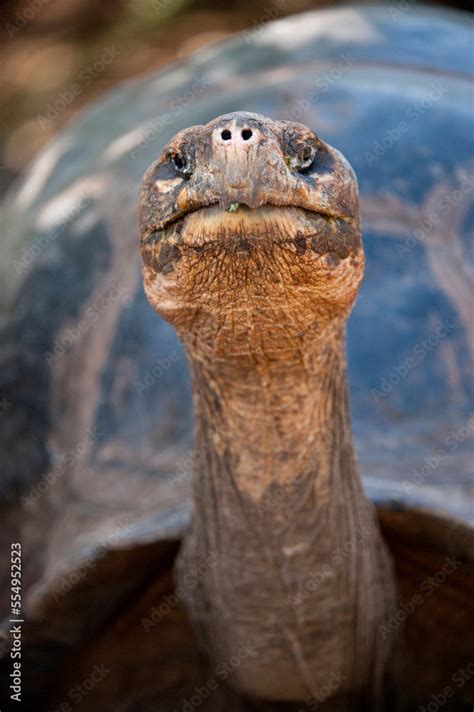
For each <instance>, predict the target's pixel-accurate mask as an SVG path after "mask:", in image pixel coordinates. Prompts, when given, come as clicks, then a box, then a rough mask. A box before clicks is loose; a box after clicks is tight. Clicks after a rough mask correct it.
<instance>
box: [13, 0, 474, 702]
mask: <svg viewBox="0 0 474 712" xmlns="http://www.w3.org/2000/svg"><path fill="white" fill-rule="evenodd" d="M471 53H472V34H471V31H470V29H469V27H468V26H467V22H466V18H465V17H464V16H463V15H462V14H460V13H454V12H442V11H439V10H437V11H433V10H428V9H417V10H414V9H413V8H406V9H403V8H401V7H392V8H389V7H387V8H374V7H371V8H361V9H358V8H345V9H336V10H324V11H317V12H313V13H309V14H304V15H300V16H295V17H293V18H289V19H286V20H282V21H278V22H274V23H270V24H269V25H266V26H265V27H263V28H254V29H250V30H248V31H247V32H245V33H243V34H242V35H239V36H237V37H236V38H234V39H231V40H230V41H227V42H225V43H223V44H220V45H217V46H215V47H211V48H209V49H207V50H205V51H201V52H200V53H199V54H198V55H195V56H192V57H191V58H190V59H188V60H186V61H183V62H181V63H179V64H176V65H174V66H172V67H171V68H169V69H167V70H166V71H164V72H161V73H158V74H153V75H151V76H149V77H145V78H144V79H140V80H138V81H134V82H131V83H129V84H127V85H126V86H124V87H123V88H120V89H119V90H117V91H114V92H112V93H111V94H109V95H108V96H106V97H105V98H104V99H101V101H100V102H99V103H98V104H96V105H94V106H93V107H92V108H91V109H89V110H88V111H86V112H84V113H83V114H82V115H81V116H79V118H77V119H76V120H75V121H74V122H73V123H72V124H71V126H70V127H69V128H67V129H66V130H65V131H63V132H62V134H61V135H60V136H59V137H58V138H57V139H56V140H55V141H54V142H52V143H51V144H50V145H49V146H48V147H47V148H46V149H45V150H44V151H43V152H42V154H41V155H40V156H39V157H38V159H37V160H36V161H35V162H34V164H33V165H32V167H31V168H30V170H29V171H28V173H27V174H26V176H25V177H24V178H23V179H22V180H21V181H20V183H19V184H18V185H16V186H15V187H14V189H13V190H12V191H11V193H10V194H9V195H8V198H7V201H6V202H5V205H4V208H3V214H2V222H3V230H2V233H3V235H4V240H3V244H2V247H1V254H2V259H1V261H0V270H1V272H2V276H1V285H2V286H1V291H0V314H1V335H0V343H1V350H0V366H1V367H0V407H1V410H2V411H3V412H4V413H5V415H4V417H2V418H1V421H0V428H1V435H2V439H4V440H5V443H6V444H5V446H4V447H3V448H2V450H1V455H0V459H1V466H2V476H3V480H2V484H3V487H2V494H3V504H2V507H3V517H4V521H5V525H4V540H5V541H6V542H10V541H15V540H20V541H21V543H22V548H23V576H24V579H23V585H24V616H25V620H26V623H25V628H24V647H25V651H24V656H25V659H26V661H27V662H28V661H29V662H30V663H31V665H29V666H28V667H29V669H30V673H29V677H28V679H27V680H26V681H25V684H24V690H25V696H26V697H27V698H28V699H30V697H31V698H32V699H38V695H40V697H41V699H43V698H44V699H45V700H47V701H48V704H49V705H50V706H52V705H53V703H54V704H59V703H60V701H61V699H65V698H67V694H68V690H69V688H70V687H71V685H72V684H73V681H74V680H77V679H84V678H87V674H88V666H89V667H91V668H92V667H93V666H92V665H90V660H91V657H92V658H93V659H97V660H99V659H100V661H101V662H103V661H105V663H107V664H108V663H110V665H111V666H112V667H113V669H114V676H112V675H110V677H109V678H107V680H108V682H107V681H105V680H104V682H103V683H101V684H100V685H97V687H96V688H94V691H93V692H91V693H90V695H89V697H88V698H87V700H85V701H84V702H83V703H81V704H83V705H84V707H82V706H81V705H79V707H77V708H78V709H101V710H108V709H111V710H112V709H113V710H118V709H124V710H125V709H127V710H128V709H133V710H146V709H151V707H149V706H147V705H155V706H154V707H153V709H160V710H170V709H174V707H173V705H175V704H176V701H177V700H180V699H182V698H185V697H186V694H187V692H188V693H189V691H190V690H191V691H192V689H193V685H195V684H199V682H200V681H202V680H203V679H204V677H205V674H206V673H205V666H204V668H203V667H202V666H203V663H202V661H201V660H200V657H199V653H198V652H197V650H196V648H195V645H194V644H193V643H191V642H190V641H191V640H192V634H191V633H190V631H189V629H188V627H187V623H186V621H185V619H184V617H183V614H182V612H181V609H180V606H179V605H177V604H176V602H175V603H174V604H173V605H171V604H170V603H169V600H168V599H169V596H170V595H171V596H172V595H175V594H173V588H172V586H173V584H172V581H171V575H170V570H171V567H172V561H173V558H174V555H175V553H176V549H177V545H178V542H179V539H180V536H181V534H182V532H183V530H184V528H185V527H186V525H187V523H188V521H189V518H190V512H191V500H190V487H189V483H190V478H191V474H192V470H193V455H192V449H191V448H192V423H193V416H192V401H191V390H190V383H189V378H188V374H187V366H186V362H185V358H184V354H183V350H182V348H181V346H180V343H179V341H178V339H177V337H176V335H175V333H174V331H173V330H172V328H171V327H170V326H168V325H167V324H166V323H165V322H162V321H159V320H158V319H157V317H156V315H155V314H154V313H153V312H152V310H151V308H150V307H149V305H148V303H147V301H146V298H145V296H144V293H143V289H142V284H141V276H140V262H139V250H138V227H137V218H136V194H137V189H138V185H139V182H140V179H141V176H142V174H143V172H144V170H145V169H146V167H147V166H148V165H149V164H150V163H151V161H152V160H153V159H154V158H155V157H156V156H157V155H158V154H159V153H160V151H161V148H162V147H163V145H164V144H165V143H166V142H167V141H168V140H169V139H170V137H171V136H172V135H173V134H175V133H176V131H177V130H178V129H180V128H184V127H187V126H190V125H193V124H198V123H205V122H207V121H208V120H210V119H211V118H212V117H214V116H216V115H219V114H223V113H227V112H231V111H235V110H247V111H253V112H257V113H261V114H265V115H270V116H272V117H273V118H281V119H292V120H296V121H300V122H303V123H305V124H307V125H309V126H311V127H313V128H314V129H315V130H316V131H317V132H318V133H319V134H320V135H321V136H322V137H323V138H324V139H325V140H327V141H328V142H329V143H331V144H332V145H334V146H337V147H338V148H339V149H340V150H341V151H342V152H343V153H344V154H345V155H346V156H347V158H348V159H349V161H350V162H351V164H352V166H353V167H354V169H355V171H356V173H357V175H358V179H359V184H360V194H361V209H362V220H363V234H364V243H365V250H366V254H367V268H366V277H365V281H364V285H363V288H362V291H361V294H360V296H359V299H358V302H357V305H356V308H355V310H354V312H353V314H352V316H351V319H350V322H349V328H348V351H349V355H348V358H349V377H350V386H351V404H352V414H353V423H354V432H355V436H356V444H357V450H358V456H359V464H360V470H361V472H362V474H363V478H364V482H365V485H366V489H367V491H368V493H369V495H370V496H371V497H372V499H373V500H374V501H375V503H376V505H377V508H378V513H379V518H380V522H381V525H382V529H383V532H384V535H385V536H386V538H387V541H388V543H389V546H390V547H391V550H392V553H393V555H394V557H395V563H396V568H397V575H398V577H399V595H400V605H399V608H398V610H397V616H398V618H397V620H394V621H393V630H391V631H390V634H394V635H398V633H399V632H400V629H402V628H404V630H405V633H403V635H402V636H401V638H402V642H401V643H400V645H401V646H403V651H404V652H403V655H402V656H400V662H399V663H398V665H397V670H396V673H395V679H396V680H397V683H396V684H397V692H396V695H395V696H394V700H396V701H395V702H393V709H400V710H401V709H412V708H413V707H412V706H413V705H417V704H424V703H426V704H427V703H429V702H430V699H431V696H432V695H435V694H437V693H438V692H439V690H442V689H443V688H444V686H445V685H447V684H448V685H451V686H452V688H453V691H454V693H453V695H451V696H450V697H449V700H447V705H448V706H447V707H445V708H450V707H449V705H451V704H453V705H457V706H455V707H453V709H462V708H463V707H462V705H464V704H466V705H468V704H469V703H470V702H472V697H471V698H469V692H468V687H469V686H468V685H467V684H464V683H463V684H462V685H460V686H458V685H457V683H456V682H455V679H454V677H453V676H455V675H456V673H459V671H464V672H463V673H462V674H463V675H464V677H466V675H468V673H469V674H473V673H474V670H472V671H470V668H469V669H468V665H469V664H471V665H472V663H471V659H472V646H471V647H470V646H469V641H468V640H467V639H466V636H463V631H464V630H466V629H468V628H469V626H470V625H471V628H472V617H471V618H469V615H470V611H469V608H468V607H467V609H466V610H462V606H463V605H465V603H466V601H467V600H468V595H469V589H471V590H472V586H473V570H472V567H473V563H474V533H473V531H474V530H473V525H472V511H473V510H472V505H473V500H474V496H473V484H472V482H473V480H472V462H473V459H472V434H473V431H474V418H473V416H472V415H471V413H472V401H471V393H472V391H471V388H472V380H471V379H472V352H473V349H474V336H473V334H474V332H473V325H472V306H473V305H472V291H471V289H470V287H471V286H472V271H470V270H472V247H471V243H470V241H469V236H470V234H472V228H473V223H474V210H473V208H472V192H473V188H474V176H473V171H472V168H473V165H474V161H473V159H472V156H473V153H472V148H473V132H472V101H471V97H472V93H471V92H472V62H470V59H471ZM7 576H9V570H8V571H7V570H5V571H3V572H2V577H3V578H4V579H5V581H6V578H7ZM429 578H432V579H433V581H434V583H432V585H431V588H430V586H428V585H425V584H426V581H427V580H428V579H429ZM431 589H432V590H431ZM423 591H424V593H423ZM415 595H419V596H421V599H422V602H423V605H420V606H418V605H415V604H414V602H413V601H414V598H413V597H414V596H415ZM167 596H168V599H167V598H166V597H167ZM170 600H171V599H170ZM157 601H158V602H161V603H160V604H159V605H164V606H165V607H166V605H168V607H169V609H170V610H169V611H168V612H167V614H166V615H164V614H163V615H162V613H159V614H158V615H155V614H154V613H153V611H154V610H155V611H156V610H161V609H159V605H158V608H157ZM167 601H168V603H166V602H167ZM405 604H406V605H405ZM412 609H413V610H412ZM163 610H164V609H163ZM119 611H120V616H119V615H118V612H119ZM155 619H159V620H155ZM137 620H138V621H141V623H137ZM110 621H113V622H112V623H111V624H110V625H109V626H106V623H107V622H110ZM143 621H145V622H143ZM147 621H148V624H147ZM402 623H403V624H404V626H402V625H401V624H402ZM147 625H148V630H147ZM143 631H145V632H146V633H149V634H148V635H145V636H144V635H143ZM158 637H159V639H160V640H162V641H166V649H165V646H164V645H163V644H162V646H161V647H160V646H158V648H157V642H156V641H157V639H158ZM137 640H139V643H137V642H136V641H137ZM423 640H425V641H426V640H428V641H429V645H424V644H423ZM134 641H135V642H134ZM137 647H139V648H140V651H139V652H138V651H137ZM132 649H133V650H134V654H133V655H132V653H131V652H130V651H131V650H132ZM5 650H6V647H5ZM110 651H112V652H110ZM94 655H95V656H96V657H95V658H94ZM97 656H99V657H97ZM173 656H174V658H175V661H174V664H173V665H171V663H170V662H169V660H170V658H171V659H173ZM176 660H178V661H179V662H176ZM64 661H66V667H65V669H64V676H63V682H62V683H61V684H58V683H57V681H56V682H55V683H52V680H53V679H54V675H55V672H56V671H57V669H58V666H59V664H63V663H64ZM26 665H27V663H25V668H26ZM414 666H416V667H417V669H419V670H421V671H422V672H420V673H419V674H418V673H417V676H416V684H415V682H414V678H413V668H414ZM177 668H179V669H180V671H181V677H180V679H179V680H178V679H175V678H176V674H175V671H176V669H177ZM33 670H34V672H33ZM144 670H147V672H145V671H144ZM157 670H160V671H161V674H157ZM466 670H467V671H468V672H466ZM469 671H470V672H469ZM459 674H461V673H459ZM203 675H204V677H203ZM81 676H82V677H81ZM112 677H114V679H115V680H116V679H121V680H122V681H123V680H124V679H125V678H126V681H127V682H126V685H125V687H126V690H125V688H120V689H117V688H116V686H114V685H113V684H112V682H110V681H111V680H112ZM178 677H179V676H178ZM461 677H462V675H461ZM456 679H457V678H456ZM463 679H464V678H463ZM109 683H110V684H109ZM68 685H69V687H68ZM122 685H123V682H122ZM119 687H120V686H119ZM186 691H187V692H186ZM216 699H217V697H216ZM124 700H125V701H124ZM158 700H159V705H160V706H159V707H157V706H156V705H157V704H158ZM206 704H209V705H211V706H209V707H208V708H207V709H218V707H217V706H216V705H217V704H218V703H217V702H215V703H214V702H212V701H209V700H208V701H207V702H206ZM213 704H214V706H212V705H213ZM236 704H237V703H236ZM87 705H89V707H88V706H87ZM121 705H123V706H121ZM127 705H129V706H127ZM45 708H47V707H45ZM35 709H40V708H39V707H38V706H35ZM48 709H49V708H48ZM229 709H230V707H229ZM236 709H237V707H236Z"/></svg>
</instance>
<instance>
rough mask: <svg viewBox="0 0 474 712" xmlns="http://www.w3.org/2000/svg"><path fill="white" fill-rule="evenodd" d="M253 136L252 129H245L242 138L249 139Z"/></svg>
mask: <svg viewBox="0 0 474 712" xmlns="http://www.w3.org/2000/svg"><path fill="white" fill-rule="evenodd" d="M251 136H252V129H243V131H242V138H243V139H244V141H248V140H249V138H250V137H251Z"/></svg>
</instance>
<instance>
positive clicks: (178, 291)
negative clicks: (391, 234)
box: [139, 112, 364, 353]
mask: <svg viewBox="0 0 474 712" xmlns="http://www.w3.org/2000/svg"><path fill="white" fill-rule="evenodd" d="M139 214H140V229H141V249H142V257H143V263H144V268H143V274H144V283H145V291H146V293H147V296H148V299H149V301H150V303H151V305H152V306H153V308H154V309H155V310H156V311H157V312H158V313H160V314H161V315H162V316H164V317H165V318H166V319H167V320H168V321H170V322H171V323H173V324H174V326H175V327H176V328H177V330H178V332H179V333H180V335H181V337H182V338H183V339H184V340H186V336H187V335H188V334H189V333H190V332H192V333H193V339H194V340H195V339H196V338H198V340H199V341H203V340H204V341H206V342H207V344H208V345H211V346H212V347H213V350H214V351H215V349H216V348H217V350H218V351H219V350H221V349H222V350H224V351H229V350H230V351H232V352H235V351H236V350H237V351H238V352H239V353H242V351H246V352H248V351H249V350H251V343H250V340H251V339H254V340H255V339H256V340H257V341H258V335H257V336H255V331H256V330H257V331H260V332H261V333H260V336H261V339H260V341H261V342H262V343H261V346H262V347H263V348H264V349H265V351H268V350H270V351H271V350H279V349H281V348H282V347H283V346H285V344H286V345H287V344H288V338H289V337H291V336H296V335H298V334H300V335H301V334H302V333H304V334H305V335H306V336H311V334H315V333H318V332H319V331H320V330H321V329H322V328H323V327H324V325H325V324H327V323H328V322H329V321H333V320H334V319H338V320H340V319H341V318H342V319H345V318H346V317H347V315H348V313H349V311H350V308H351V306H352V304H353V302H354V300H355V297H356V295H357V292H358V288H359V285H360V282H361V279H362V276H363V269H364V255H363V250H362V244H361V239H360V229H359V208H358V191H357V182H356V178H355V175H354V173H353V171H352V169H351V167H350V165H349V164H348V163H347V161H346V160H345V159H344V157H343V156H342V155H341V154H340V153H339V152H338V151H336V150H335V149H333V148H332V147H330V146H328V145H327V144H326V143H324V142H323V141H322V140H321V139H320V138H318V136H316V134H315V133H314V132H313V131H311V130H310V129H309V128H307V127H306V126H304V125H302V124H298V123H294V122H287V121H272V120H271V119H269V118H266V117H263V116H260V115H258V114H252V113H247V112H236V113H232V114H226V115H224V116H220V117H218V118H217V119H215V120H213V121H211V122H210V123H208V124H206V125H205V126H193V127H191V128H189V129H185V130H183V131H180V132H179V133H178V134H176V136H175V137H174V138H173V139H172V140H171V142H170V143H169V144H168V145H167V146H166V147H165V149H164V151H163V153H162V155H161V157H160V158H159V159H158V160H157V161H155V162H154V163H153V164H152V165H151V166H150V168H149V169H148V171H147V172H146V174H145V176H144V180H143V185H142V188H141V193H140V199H139ZM252 334H253V336H252ZM218 335H219V336H218ZM216 339H219V344H216ZM282 339H283V341H282ZM263 342H264V343H263Z"/></svg>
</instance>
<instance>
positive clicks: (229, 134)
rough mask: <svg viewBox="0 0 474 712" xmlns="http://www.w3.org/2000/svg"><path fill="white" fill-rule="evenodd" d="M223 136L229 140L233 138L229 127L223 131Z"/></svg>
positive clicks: (225, 139)
mask: <svg viewBox="0 0 474 712" xmlns="http://www.w3.org/2000/svg"><path fill="white" fill-rule="evenodd" d="M221 137H222V139H223V140H224V141H229V140H230V139H231V138H232V134H231V132H230V131H229V129H224V131H222V133H221Z"/></svg>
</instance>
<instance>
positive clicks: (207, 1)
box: [0, 0, 469, 196]
mask: <svg viewBox="0 0 474 712" xmlns="http://www.w3.org/2000/svg"><path fill="white" fill-rule="evenodd" d="M341 4H347V3H337V2H318V1H317V0H316V1H315V0H312V1H311V0H226V2H222V1H221V2H219V0H3V1H2V0H0V35H1V43H0V63H1V68H2V71H1V75H0V96H1V97H2V102H1V105H0V196H1V195H2V194H3V193H4V192H5V190H6V188H7V187H8V185H9V184H10V183H11V182H12V180H14V178H15V177H16V176H17V175H18V174H19V173H20V172H21V171H22V170H23V169H24V168H25V166H26V165H27V164H28V163H29V162H30V161H31V159H32V158H33V157H34V156H35V155H36V154H37V153H38V152H39V150H40V149H41V148H42V147H43V146H44V145H45V144H46V143H47V142H48V141H49V140H50V139H51V137H52V136H53V135H54V134H56V133H57V132H58V130H59V129H60V128H61V127H62V126H63V125H64V124H65V123H66V122H68V121H70V119H71V117H72V116H73V115H74V114H75V113H76V112H77V111H79V110H80V109H81V108H82V107H83V106H84V105H86V104H88V103H90V102H91V101H93V100H94V99H95V98H96V97H97V96H98V95H100V94H101V93H103V92H105V91H107V90H108V89H110V88H112V87H113V86H115V85H117V84H119V83H120V82H122V81H124V80H126V79H131V78H133V77H135V76H137V75H141V74H143V73H146V72H150V71H152V70H155V69H157V68H160V67H163V66H165V65H167V64H169V63H171V62H173V61H175V60H177V59H180V58H182V57H183V56H186V55H188V54H190V53H191V52H194V51H196V50H199V49H200V48H202V47H203V46H206V45H209V44H213V43H216V42H219V41H220V40H222V39H224V38H226V37H228V36H229V35H231V34H232V33H235V32H238V31H240V30H243V29H245V28H250V27H255V28H256V27H260V26H261V25H263V24H264V23H266V22H268V21H271V20H274V19H276V18H278V17H284V16H286V15H291V14H293V13H295V12H301V11H304V10H309V9H311V8H314V7H323V6H334V5H341ZM414 4H417V0H398V3H395V4H394V7H395V8H398V11H400V12H403V11H404V10H406V9H407V8H408V7H409V6H411V5H414ZM431 4H438V5H451V6H455V7H459V8H462V9H468V7H469V6H468V3H467V2H463V0H458V1H457V2H456V1H454V0H453V1H451V2H441V0H440V1H439V2H434V3H431Z"/></svg>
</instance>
